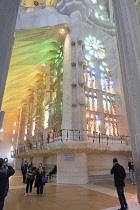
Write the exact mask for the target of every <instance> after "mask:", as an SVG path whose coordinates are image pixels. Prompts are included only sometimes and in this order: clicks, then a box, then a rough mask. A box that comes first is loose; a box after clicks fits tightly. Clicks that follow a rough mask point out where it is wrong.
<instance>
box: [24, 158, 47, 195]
mask: <svg viewBox="0 0 140 210" xmlns="http://www.w3.org/2000/svg"><path fill="white" fill-rule="evenodd" d="M21 172H22V176H23V183H25V184H26V192H25V196H28V191H29V195H32V188H33V183H34V187H35V188H37V190H36V195H43V186H44V185H45V184H44V183H43V182H42V177H43V176H45V168H44V167H43V166H42V163H40V164H39V167H38V168H36V167H35V166H34V164H33V163H32V162H31V163H29V164H28V162H27V160H24V161H23V162H22V164H21ZM34 181H35V182H34Z"/></svg>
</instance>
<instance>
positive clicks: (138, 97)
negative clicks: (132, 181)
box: [113, 0, 140, 202]
mask: <svg viewBox="0 0 140 210" xmlns="http://www.w3.org/2000/svg"><path fill="white" fill-rule="evenodd" d="M113 6H114V15H115V20H116V27H117V41H118V49H119V56H120V63H121V77H122V84H123V91H124V99H125V106H126V112H127V118H128V126H129V132H130V137H131V147H132V154H133V159H134V163H135V175H136V181H137V196H138V201H139V202H140V70H139V66H140V42H139V37H140V26H139V22H138V17H137V12H136V7H135V3H134V0H123V1H122V0H113Z"/></svg>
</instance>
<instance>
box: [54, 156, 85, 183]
mask: <svg viewBox="0 0 140 210" xmlns="http://www.w3.org/2000/svg"><path fill="white" fill-rule="evenodd" d="M57 167H58V170H57V183H60V184H62V183H63V184H86V183H87V182H88V169H87V154H86V153H75V154H57Z"/></svg>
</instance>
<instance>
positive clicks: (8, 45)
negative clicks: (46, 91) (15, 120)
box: [0, 0, 20, 109]
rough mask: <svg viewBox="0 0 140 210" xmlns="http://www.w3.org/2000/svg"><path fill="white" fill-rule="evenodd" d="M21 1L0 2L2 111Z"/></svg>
mask: <svg viewBox="0 0 140 210" xmlns="http://www.w3.org/2000/svg"><path fill="white" fill-rule="evenodd" d="M19 3H20V0H1V1H0V37H1V38H0V109H1V105H2V99H3V94H4V88H5V83H6V78H7V73H8V68H9V63H10V56H11V51H12V45H13V39H14V32H15V24H16V19H17V12H18V8H19Z"/></svg>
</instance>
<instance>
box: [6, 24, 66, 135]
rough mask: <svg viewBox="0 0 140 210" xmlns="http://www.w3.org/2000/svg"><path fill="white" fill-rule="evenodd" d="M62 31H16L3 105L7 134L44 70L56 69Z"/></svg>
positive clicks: (38, 82) (57, 27) (44, 29)
mask: <svg viewBox="0 0 140 210" xmlns="http://www.w3.org/2000/svg"><path fill="white" fill-rule="evenodd" d="M62 28H64V27H63V26H61V25H59V26H55V27H45V28H39V29H31V30H18V31H16V35H15V41H14V46H13V52H12V57H11V62H10V67H9V73H8V77H7V82H6V88H5V93H4V98H3V104H2V110H3V111H5V113H6V114H5V118H4V123H3V127H4V129H5V131H6V132H7V134H8V131H9V132H12V130H11V127H13V123H14V122H19V115H20V111H21V108H23V109H24V107H26V105H27V103H28V102H29V101H31V100H32V98H33V97H34V91H35V89H36V87H38V85H41V84H42V82H43V76H44V74H45V73H46V71H47V68H48V67H49V68H52V69H53V68H55V65H56V59H57V54H58V50H59V48H60V46H61V43H62V41H63V40H64V37H65V34H64V33H63V34H61V32H60V30H61V29H62ZM44 64H45V66H46V67H45V68H44ZM9 137H10V133H9Z"/></svg>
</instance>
